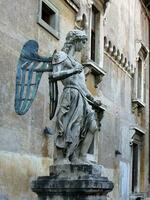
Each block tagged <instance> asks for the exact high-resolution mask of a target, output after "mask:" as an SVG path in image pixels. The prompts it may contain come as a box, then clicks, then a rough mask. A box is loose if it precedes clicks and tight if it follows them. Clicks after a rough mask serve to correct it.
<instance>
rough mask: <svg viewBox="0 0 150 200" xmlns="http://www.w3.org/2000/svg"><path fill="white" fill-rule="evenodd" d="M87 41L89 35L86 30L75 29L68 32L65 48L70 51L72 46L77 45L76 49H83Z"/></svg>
mask: <svg viewBox="0 0 150 200" xmlns="http://www.w3.org/2000/svg"><path fill="white" fill-rule="evenodd" d="M86 42H87V35H86V33H85V31H83V30H78V29H74V30H73V31H70V32H69V33H68V34H67V37H66V42H65V44H64V47H63V50H65V51H66V52H68V51H69V50H70V48H71V47H72V46H74V47H75V51H81V50H82V49H83V48H84V47H85V44H86Z"/></svg>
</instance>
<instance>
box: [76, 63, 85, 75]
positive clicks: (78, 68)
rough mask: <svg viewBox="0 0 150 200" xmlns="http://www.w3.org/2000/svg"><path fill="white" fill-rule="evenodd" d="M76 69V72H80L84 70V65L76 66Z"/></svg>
mask: <svg viewBox="0 0 150 200" xmlns="http://www.w3.org/2000/svg"><path fill="white" fill-rule="evenodd" d="M74 70H75V72H76V73H79V74H80V73H81V72H82V70H83V67H82V65H81V66H78V67H76V68H75V69H74Z"/></svg>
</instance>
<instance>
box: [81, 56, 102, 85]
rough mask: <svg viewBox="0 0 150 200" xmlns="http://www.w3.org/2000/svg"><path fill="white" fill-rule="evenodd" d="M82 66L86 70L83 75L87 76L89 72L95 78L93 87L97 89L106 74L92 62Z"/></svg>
mask: <svg viewBox="0 0 150 200" xmlns="http://www.w3.org/2000/svg"><path fill="white" fill-rule="evenodd" d="M83 66H84V67H85V68H87V69H88V70H86V73H85V75H88V74H89V73H90V72H91V73H92V74H93V75H94V76H95V87H97V85H98V84H99V83H100V82H101V81H102V78H103V76H104V75H105V74H106V72H105V71H104V70H103V69H102V68H101V67H99V66H98V65H97V64H96V63H95V62H93V61H92V60H89V61H87V62H86V63H83Z"/></svg>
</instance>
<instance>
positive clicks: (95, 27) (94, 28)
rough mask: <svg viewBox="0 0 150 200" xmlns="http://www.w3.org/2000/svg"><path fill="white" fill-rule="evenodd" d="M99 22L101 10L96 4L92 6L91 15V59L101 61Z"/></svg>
mask: <svg viewBox="0 0 150 200" xmlns="http://www.w3.org/2000/svg"><path fill="white" fill-rule="evenodd" d="M99 24H100V12H99V11H98V10H97V9H96V7H95V6H92V17H91V60H93V61H94V62H97V63H98V62H99V60H98V49H99V47H98V40H99Z"/></svg>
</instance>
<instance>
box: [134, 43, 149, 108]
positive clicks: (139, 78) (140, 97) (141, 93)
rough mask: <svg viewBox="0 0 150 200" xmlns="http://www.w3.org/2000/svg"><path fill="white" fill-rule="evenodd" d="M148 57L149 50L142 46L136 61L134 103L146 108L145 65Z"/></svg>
mask: <svg viewBox="0 0 150 200" xmlns="http://www.w3.org/2000/svg"><path fill="white" fill-rule="evenodd" d="M147 55H148V50H147V49H146V47H144V45H143V44H141V48H140V50H139V51H138V55H137V59H136V69H135V75H134V96H133V102H136V103H137V104H139V105H140V106H142V105H143V106H144V102H145V63H146V58H147Z"/></svg>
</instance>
